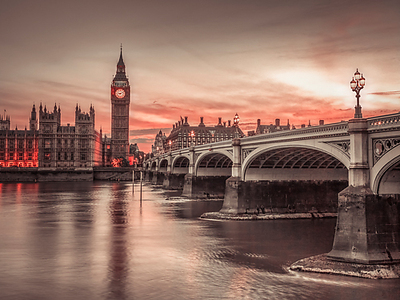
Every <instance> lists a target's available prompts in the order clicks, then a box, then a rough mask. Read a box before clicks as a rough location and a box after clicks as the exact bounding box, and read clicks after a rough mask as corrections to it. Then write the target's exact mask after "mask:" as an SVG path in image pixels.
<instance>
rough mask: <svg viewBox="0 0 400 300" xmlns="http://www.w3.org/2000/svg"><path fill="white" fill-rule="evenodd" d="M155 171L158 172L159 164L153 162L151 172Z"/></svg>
mask: <svg viewBox="0 0 400 300" xmlns="http://www.w3.org/2000/svg"><path fill="white" fill-rule="evenodd" d="M155 170H157V162H156V161H153V162H151V165H150V171H155Z"/></svg>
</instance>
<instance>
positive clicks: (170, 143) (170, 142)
mask: <svg viewBox="0 0 400 300" xmlns="http://www.w3.org/2000/svg"><path fill="white" fill-rule="evenodd" d="M171 145H172V141H171V140H169V141H168V146H169V151H170V152H171V150H172V149H171Z"/></svg>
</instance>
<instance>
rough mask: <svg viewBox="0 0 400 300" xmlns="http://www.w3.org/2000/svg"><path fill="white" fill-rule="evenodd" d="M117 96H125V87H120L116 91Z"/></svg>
mask: <svg viewBox="0 0 400 300" xmlns="http://www.w3.org/2000/svg"><path fill="white" fill-rule="evenodd" d="M115 96H117V98H124V96H125V91H124V90H123V89H118V90H116V91H115Z"/></svg>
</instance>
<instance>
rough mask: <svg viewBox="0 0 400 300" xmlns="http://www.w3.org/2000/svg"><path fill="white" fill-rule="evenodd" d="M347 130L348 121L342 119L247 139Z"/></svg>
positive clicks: (322, 133) (342, 131) (287, 136)
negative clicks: (336, 121)
mask: <svg viewBox="0 0 400 300" xmlns="http://www.w3.org/2000/svg"><path fill="white" fill-rule="evenodd" d="M347 131H348V122H347V121H342V122H338V123H332V124H327V125H319V126H310V127H304V128H297V129H292V130H284V131H278V132H272V133H264V134H259V135H254V136H251V137H246V138H245V140H250V139H251V140H252V141H256V140H266V139H282V138H290V137H292V136H304V135H310V136H311V135H312V136H315V135H326V134H332V133H333V132H335V133H337V132H340V133H346V132H347Z"/></svg>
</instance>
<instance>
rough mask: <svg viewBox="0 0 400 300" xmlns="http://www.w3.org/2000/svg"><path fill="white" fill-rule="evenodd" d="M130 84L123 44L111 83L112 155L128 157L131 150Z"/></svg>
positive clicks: (113, 156)
mask: <svg viewBox="0 0 400 300" xmlns="http://www.w3.org/2000/svg"><path fill="white" fill-rule="evenodd" d="M129 104H130V85H129V80H128V78H127V77H126V72H125V63H124V59H123V57H122V44H121V50H120V54H119V60H118V63H117V71H116V73H115V76H114V79H113V81H112V83H111V156H112V158H120V157H123V158H126V157H127V155H128V151H129Z"/></svg>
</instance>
